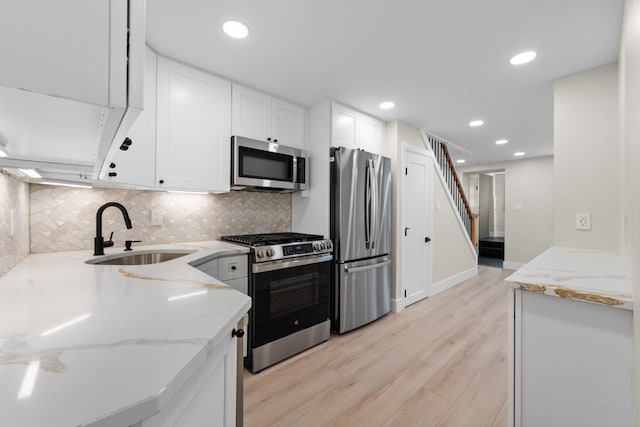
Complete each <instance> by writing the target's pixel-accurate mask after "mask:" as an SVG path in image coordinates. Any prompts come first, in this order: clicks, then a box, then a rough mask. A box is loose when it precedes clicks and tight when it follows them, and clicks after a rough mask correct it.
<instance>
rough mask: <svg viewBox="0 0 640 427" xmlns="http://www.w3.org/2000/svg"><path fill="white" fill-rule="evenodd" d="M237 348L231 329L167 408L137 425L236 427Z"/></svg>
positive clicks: (147, 426)
mask: <svg viewBox="0 0 640 427" xmlns="http://www.w3.org/2000/svg"><path fill="white" fill-rule="evenodd" d="M237 347H238V345H237V338H235V337H232V335H231V330H229V331H226V335H225V337H224V338H223V339H222V341H221V342H218V344H216V345H215V346H214V348H213V349H212V350H211V351H208V352H207V353H206V355H205V357H206V359H205V360H204V361H203V362H202V363H201V364H200V366H199V367H198V368H197V369H196V370H195V372H194V373H193V374H192V375H191V377H190V378H189V379H188V380H187V381H186V382H185V384H184V385H183V386H182V387H181V388H180V390H179V391H178V392H177V393H176V394H175V395H174V396H173V398H171V400H170V401H169V402H168V403H167V404H166V406H165V407H164V408H163V409H162V410H161V411H160V412H159V413H157V414H156V415H154V416H152V417H150V418H147V419H146V420H144V421H142V422H140V423H137V424H136V425H135V426H136V427H160V426H162V427H164V426H175V427H195V426H205V425H206V426H216V427H217V426H221V427H235V425H236V402H237V395H236V391H237V390H236V387H237V378H238V377H237V368H238V365H237V362H238V361H237ZM240 385H241V384H240Z"/></svg>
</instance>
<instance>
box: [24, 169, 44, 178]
mask: <svg viewBox="0 0 640 427" xmlns="http://www.w3.org/2000/svg"><path fill="white" fill-rule="evenodd" d="M20 172H22V173H23V174H25V175H27V176H28V177H30V178H42V176H40V174H39V173H38V172H37V171H36V170H35V169H20Z"/></svg>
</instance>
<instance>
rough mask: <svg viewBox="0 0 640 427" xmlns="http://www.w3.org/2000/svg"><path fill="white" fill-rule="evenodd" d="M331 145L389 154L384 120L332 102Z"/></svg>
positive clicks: (384, 154)
mask: <svg viewBox="0 0 640 427" xmlns="http://www.w3.org/2000/svg"><path fill="white" fill-rule="evenodd" d="M331 146H332V147H347V148H360V149H362V150H366V151H369V152H372V153H375V154H381V155H383V156H387V155H388V154H387V152H386V144H385V124H384V122H382V121H380V120H378V119H376V118H374V117H371V116H368V115H366V114H363V113H361V112H359V111H356V110H354V109H352V108H349V107H345V106H344V105H341V104H338V103H337V102H333V103H331Z"/></svg>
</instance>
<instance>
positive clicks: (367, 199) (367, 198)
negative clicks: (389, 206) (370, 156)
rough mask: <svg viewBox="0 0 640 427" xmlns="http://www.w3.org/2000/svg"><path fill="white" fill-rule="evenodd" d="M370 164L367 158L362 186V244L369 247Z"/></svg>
mask: <svg viewBox="0 0 640 427" xmlns="http://www.w3.org/2000/svg"><path fill="white" fill-rule="evenodd" d="M371 173H372V170H371V165H370V162H369V160H367V168H366V170H365V181H366V184H365V187H364V244H365V247H366V248H367V249H369V245H370V241H371V197H372V195H371V194H372V191H371Z"/></svg>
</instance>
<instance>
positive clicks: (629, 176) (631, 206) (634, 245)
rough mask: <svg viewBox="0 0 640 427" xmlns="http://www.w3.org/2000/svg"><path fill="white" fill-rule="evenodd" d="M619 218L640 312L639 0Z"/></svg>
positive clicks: (627, 80) (631, 15)
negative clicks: (620, 216) (620, 214)
mask: <svg viewBox="0 0 640 427" xmlns="http://www.w3.org/2000/svg"><path fill="white" fill-rule="evenodd" d="M619 64H620V67H619V76H620V87H619V89H620V92H619V93H620V104H619V105H620V113H621V114H620V115H621V122H620V124H621V126H620V130H621V151H620V154H621V162H620V165H621V171H622V174H621V175H622V201H621V208H622V212H623V213H625V214H626V215H627V220H626V221H622V224H621V227H620V230H621V233H620V240H621V242H622V243H621V246H622V248H623V252H624V254H625V255H626V259H627V265H626V267H627V271H628V273H629V276H630V279H631V283H632V288H633V290H632V292H633V295H634V312H635V313H636V314H637V313H640V193H639V192H638V191H637V189H636V187H635V186H636V185H637V183H638V182H640V167H639V166H638V165H640V119H639V118H640V0H626V1H625V5H624V17H623V27H622V37H621V44H620V60H619ZM633 318H634V328H633V330H634V346H635V356H634V361H635V365H634V369H635V379H636V381H635V398H634V401H635V411H636V426H640V316H637V315H634V316H633Z"/></svg>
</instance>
